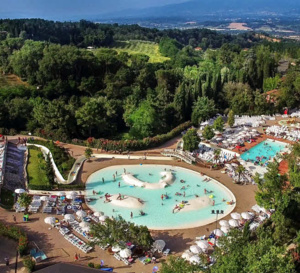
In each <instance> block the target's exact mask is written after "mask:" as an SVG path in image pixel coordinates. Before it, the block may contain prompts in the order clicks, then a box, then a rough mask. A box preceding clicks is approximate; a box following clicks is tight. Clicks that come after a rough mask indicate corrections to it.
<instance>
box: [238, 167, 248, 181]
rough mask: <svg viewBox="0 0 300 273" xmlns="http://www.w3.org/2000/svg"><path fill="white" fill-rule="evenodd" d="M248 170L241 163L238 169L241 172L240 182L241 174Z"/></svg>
mask: <svg viewBox="0 0 300 273" xmlns="http://www.w3.org/2000/svg"><path fill="white" fill-rule="evenodd" d="M245 171H246V169H245V167H244V166H243V165H239V166H238V167H237V169H236V172H237V173H238V174H239V178H238V183H240V179H241V175H242V174H243V173H244V172H245Z"/></svg>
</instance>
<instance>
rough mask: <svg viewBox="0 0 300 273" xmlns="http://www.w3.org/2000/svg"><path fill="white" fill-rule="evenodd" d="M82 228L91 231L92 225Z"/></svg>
mask: <svg viewBox="0 0 300 273" xmlns="http://www.w3.org/2000/svg"><path fill="white" fill-rule="evenodd" d="M82 230H83V231H84V232H90V231H91V227H90V226H88V227H83V228H82Z"/></svg>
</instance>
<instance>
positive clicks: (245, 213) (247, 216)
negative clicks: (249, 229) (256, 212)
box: [241, 212, 252, 220]
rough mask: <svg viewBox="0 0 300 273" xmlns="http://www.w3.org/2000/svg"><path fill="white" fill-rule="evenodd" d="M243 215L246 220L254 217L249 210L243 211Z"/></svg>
mask: <svg viewBox="0 0 300 273" xmlns="http://www.w3.org/2000/svg"><path fill="white" fill-rule="evenodd" d="M241 216H242V218H243V219H245V220H249V219H252V216H251V215H250V214H249V213H248V212H242V214H241Z"/></svg>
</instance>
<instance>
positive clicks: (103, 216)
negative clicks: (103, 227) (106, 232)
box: [99, 215, 108, 222]
mask: <svg viewBox="0 0 300 273" xmlns="http://www.w3.org/2000/svg"><path fill="white" fill-rule="evenodd" d="M107 218H108V217H107V216H105V215H102V216H100V217H99V220H100V221H101V222H105V220H106V219H107Z"/></svg>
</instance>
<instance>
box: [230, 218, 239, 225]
mask: <svg viewBox="0 0 300 273" xmlns="http://www.w3.org/2000/svg"><path fill="white" fill-rule="evenodd" d="M228 223H229V225H230V226H231V227H238V226H239V222H238V221H237V220H235V219H230V220H229V221H228Z"/></svg>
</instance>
